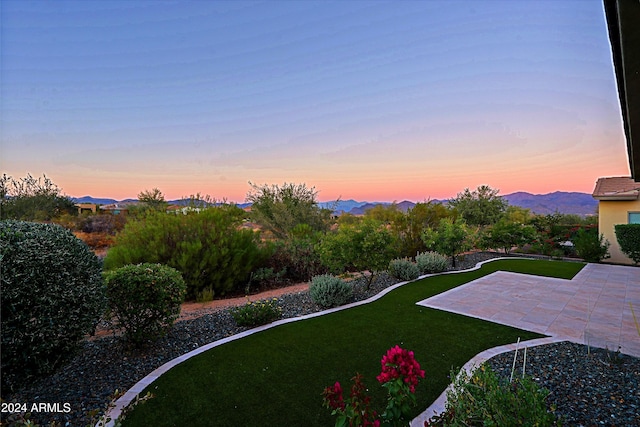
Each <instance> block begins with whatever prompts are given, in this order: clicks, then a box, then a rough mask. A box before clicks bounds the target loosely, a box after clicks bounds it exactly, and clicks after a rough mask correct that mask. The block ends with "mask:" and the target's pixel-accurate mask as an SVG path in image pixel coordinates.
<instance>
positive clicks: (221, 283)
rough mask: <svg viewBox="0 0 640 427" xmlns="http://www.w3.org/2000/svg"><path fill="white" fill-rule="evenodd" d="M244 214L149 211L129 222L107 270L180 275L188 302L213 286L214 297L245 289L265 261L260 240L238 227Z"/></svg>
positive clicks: (239, 211)
mask: <svg viewBox="0 0 640 427" xmlns="http://www.w3.org/2000/svg"><path fill="white" fill-rule="evenodd" d="M243 216H244V211H243V210H242V209H240V208H238V207H236V206H220V207H214V208H209V209H204V210H202V211H201V212H199V213H198V212H195V211H194V212H191V213H188V214H186V215H183V214H177V215H176V214H169V213H164V212H153V211H152V212H149V213H148V215H146V216H144V217H142V218H141V219H138V220H133V221H128V222H127V224H126V226H125V228H124V230H123V231H122V232H121V233H118V235H117V236H116V241H115V244H114V246H113V247H112V248H111V249H110V250H109V252H108V253H107V257H106V259H105V267H106V268H107V269H108V270H110V269H113V268H117V267H122V266H125V265H128V264H140V263H144V262H149V263H159V264H164V265H168V266H169V267H173V268H175V269H176V270H178V271H180V272H181V273H182V277H183V278H184V280H185V282H186V284H187V298H189V299H195V298H196V297H197V295H198V294H199V293H202V291H203V290H205V289H207V288H209V287H212V290H213V292H214V294H215V295H216V296H222V295H225V294H226V293H228V292H230V291H233V290H239V289H242V288H244V286H245V285H246V283H247V280H248V279H249V274H250V273H251V271H253V270H255V269H256V268H257V267H258V266H259V265H260V263H261V262H262V260H263V258H264V254H265V251H263V250H262V249H261V247H259V246H258V244H259V235H258V233H255V232H254V231H252V230H247V229H243V228H241V225H242V219H243Z"/></svg>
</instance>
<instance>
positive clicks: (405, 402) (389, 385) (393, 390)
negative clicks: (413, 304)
mask: <svg viewBox="0 0 640 427" xmlns="http://www.w3.org/2000/svg"><path fill="white" fill-rule="evenodd" d="M380 364H381V365H382V371H381V372H380V375H378V376H377V377H376V379H377V380H378V382H379V383H380V384H382V387H384V388H386V389H387V407H386V408H385V411H384V412H383V413H382V415H381V416H380V419H378V418H377V412H376V411H374V410H372V409H371V408H370V402H371V398H370V397H369V396H366V395H364V391H365V390H366V389H365V386H364V385H363V384H362V376H361V375H360V374H356V376H355V377H353V378H352V381H353V382H354V384H353V386H352V387H351V395H350V399H349V401H348V402H345V400H344V398H343V396H342V386H341V385H340V383H339V382H336V383H335V384H334V385H333V386H330V387H327V388H325V390H324V393H323V395H324V406H325V407H327V408H330V409H332V410H333V411H332V412H331V415H337V416H338V419H337V420H336V427H339V426H340V427H341V426H347V425H348V426H376V427H377V426H380V425H381V424H380V423H381V422H384V425H391V426H407V425H409V422H410V419H409V411H410V409H411V406H412V405H415V403H416V401H415V391H416V386H417V385H418V382H419V381H420V378H424V371H423V370H422V369H420V364H419V363H418V362H417V361H416V359H415V357H414V355H413V352H412V351H408V350H406V349H402V348H400V347H399V346H395V347H393V348H391V349H389V350H388V351H387V353H386V354H385V355H384V356H383V357H382V360H381V361H380Z"/></svg>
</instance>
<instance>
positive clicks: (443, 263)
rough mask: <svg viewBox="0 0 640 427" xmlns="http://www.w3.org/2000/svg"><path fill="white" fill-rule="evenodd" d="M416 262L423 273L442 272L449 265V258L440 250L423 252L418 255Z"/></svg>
mask: <svg viewBox="0 0 640 427" xmlns="http://www.w3.org/2000/svg"><path fill="white" fill-rule="evenodd" d="M416 264H417V265H418V269H419V270H420V273H422V274H429V273H440V272H441V271H445V270H446V269H447V268H448V267H449V259H448V258H447V257H446V256H444V255H441V254H439V253H438V252H423V253H421V254H418V255H416Z"/></svg>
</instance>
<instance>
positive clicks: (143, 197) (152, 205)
mask: <svg viewBox="0 0 640 427" xmlns="http://www.w3.org/2000/svg"><path fill="white" fill-rule="evenodd" d="M138 201H139V202H140V203H143V204H144V206H145V207H146V208H147V209H150V210H154V211H163V210H165V209H166V208H167V206H168V203H167V201H166V200H165V199H164V194H162V191H160V190H159V189H158V188H153V189H151V190H144V191H141V192H140V194H138Z"/></svg>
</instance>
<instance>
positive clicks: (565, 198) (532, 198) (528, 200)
mask: <svg viewBox="0 0 640 427" xmlns="http://www.w3.org/2000/svg"><path fill="white" fill-rule="evenodd" d="M503 197H504V198H505V200H507V201H508V202H509V204H510V205H512V206H519V207H522V208H525V209H529V210H531V212H532V213H535V214H541V215H547V214H552V213H555V212H559V213H563V214H575V215H581V216H586V215H594V214H596V213H597V209H598V201H597V200H595V199H594V198H593V197H591V194H587V193H576V192H564V191H556V192H554V193H549V194H531V193H526V192H523V191H519V192H517V193H512V194H506V195H504V196H503ZM433 202H436V203H446V200H443V201H439V200H433ZM381 204H382V205H385V206H389V205H390V204H391V203H377V202H372V203H364V204H362V205H360V206H358V207H355V208H353V209H351V210H350V211H347V212H349V213H350V214H353V215H363V214H364V213H365V212H366V211H367V210H369V209H371V208H373V207H375V206H377V205H381ZM397 205H398V207H399V208H400V210H402V211H403V212H406V211H407V210H408V209H410V208H412V207H413V206H415V203H413V202H410V201H406V200H405V201H403V202H400V203H397Z"/></svg>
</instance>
